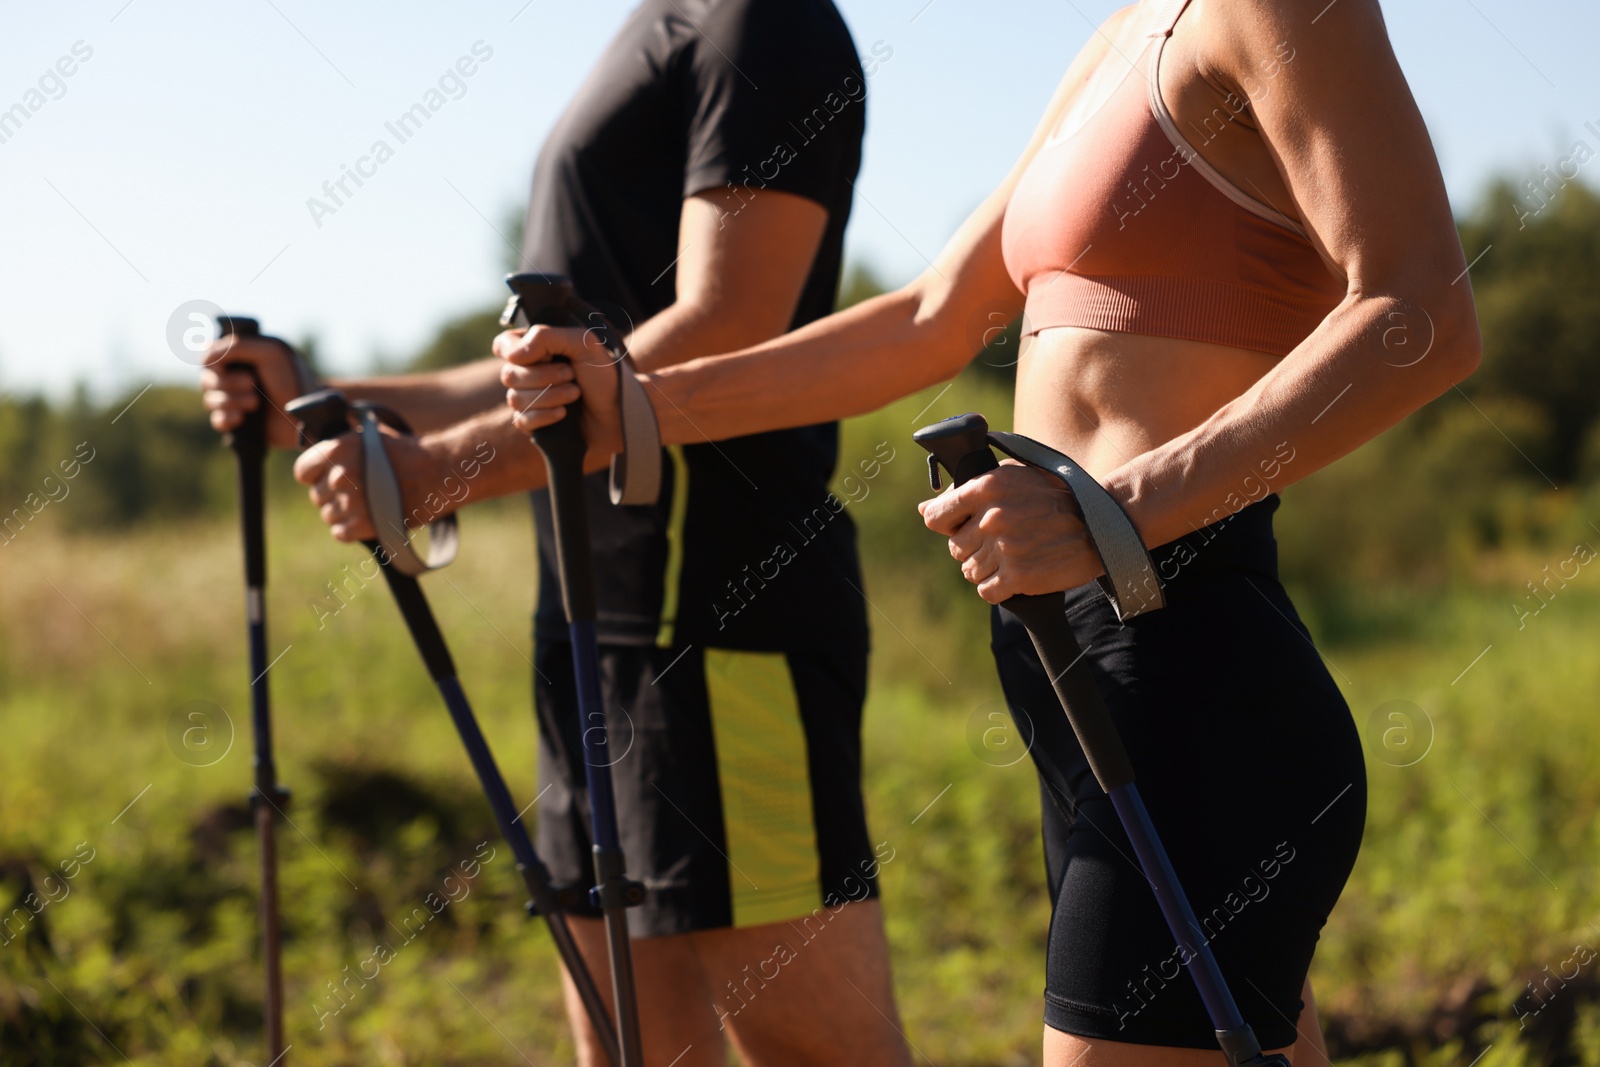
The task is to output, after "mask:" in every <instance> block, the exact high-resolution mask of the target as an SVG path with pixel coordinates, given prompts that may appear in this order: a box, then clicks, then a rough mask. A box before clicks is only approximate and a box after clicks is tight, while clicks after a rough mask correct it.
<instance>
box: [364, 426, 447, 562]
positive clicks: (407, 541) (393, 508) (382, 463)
mask: <svg viewBox="0 0 1600 1067" xmlns="http://www.w3.org/2000/svg"><path fill="white" fill-rule="evenodd" d="M351 408H352V409H353V410H354V411H355V414H356V417H357V419H358V420H359V425H358V427H357V433H358V434H359V435H360V438H361V458H362V465H363V468H364V469H365V481H366V485H365V489H366V495H367V511H368V513H369V514H370V515H371V516H372V525H373V527H374V528H375V529H376V530H377V531H378V543H379V544H380V545H381V546H382V547H383V554H384V557H385V560H386V561H387V562H388V563H389V564H390V565H391V566H393V567H394V568H395V570H397V571H399V572H400V573H401V574H404V575H406V576H407V577H410V578H415V577H417V576H418V575H419V574H423V573H425V572H427V571H432V570H438V569H439V568H440V567H445V566H448V565H449V564H450V563H451V562H453V561H454V560H455V558H456V552H457V551H458V550H459V548H460V545H461V534H460V530H459V528H458V526H457V524H456V516H455V513H454V512H451V513H450V514H448V515H444V516H442V517H440V518H437V519H432V520H431V521H430V522H429V523H428V553H427V557H426V558H424V557H422V556H421V555H419V554H418V553H417V550H416V548H415V546H413V545H412V543H411V531H410V530H408V529H407V528H406V515H405V503H404V498H403V497H402V496H401V495H400V480H399V479H398V478H396V477H395V473H394V465H393V464H392V463H390V462H389V452H388V450H387V449H385V448H384V447H383V438H384V434H383V431H382V430H380V429H379V426H380V425H381V424H382V423H383V422H385V421H389V420H385V419H383V418H382V415H381V413H380V409H379V408H377V407H376V406H375V405H372V404H368V403H363V402H360V401H358V402H356V403H354V404H352V405H351ZM396 428H397V429H404V426H403V425H402V426H399V427H396Z"/></svg>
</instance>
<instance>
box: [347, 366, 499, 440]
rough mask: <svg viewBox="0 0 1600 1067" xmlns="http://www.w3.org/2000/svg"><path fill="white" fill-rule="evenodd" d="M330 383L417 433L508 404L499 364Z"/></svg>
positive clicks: (427, 431) (428, 431)
mask: <svg viewBox="0 0 1600 1067" xmlns="http://www.w3.org/2000/svg"><path fill="white" fill-rule="evenodd" d="M328 384H329V385H331V386H333V387H334V388H336V389H342V390H343V391H344V392H345V395H347V396H349V397H350V398H351V399H352V400H369V401H371V402H373V403H375V404H383V405H385V406H387V407H391V408H393V409H394V410H396V411H398V412H399V413H400V414H401V415H403V416H405V419H406V421H407V422H409V423H410V424H411V428H412V429H413V430H414V431H416V432H417V433H418V434H426V433H431V432H433V431H435V430H442V429H444V428H446V427H449V426H452V425H454V424H456V423H460V422H463V421H466V420H469V419H472V418H473V417H474V416H476V415H479V414H481V413H483V412H485V411H487V410H489V409H490V408H497V407H504V405H505V389H504V387H503V386H501V384H500V363H499V361H498V360H495V359H482V360H477V361H475V362H473V363H467V364H463V365H462V366H459V367H450V368H449V369H447V370H440V371H429V372H428V373H425V374H397V375H391V376H387V377H383V378H338V379H334V380H332V381H330V382H329V383H328ZM507 425H508V427H509V425H510V424H509V423H507Z"/></svg>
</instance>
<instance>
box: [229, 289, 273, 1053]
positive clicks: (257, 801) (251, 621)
mask: <svg viewBox="0 0 1600 1067" xmlns="http://www.w3.org/2000/svg"><path fill="white" fill-rule="evenodd" d="M218 325H219V326H220V327H221V330H222V336H223V337H259V336H261V330H260V327H259V326H258V325H257V324H256V320H255V319H246V318H236V317H233V316H227V315H224V316H221V317H220V318H219V319H218ZM223 369H224V370H242V371H244V372H245V373H247V374H249V375H250V380H251V382H252V384H253V385H254V386H255V390H256V396H257V398H258V402H257V405H256V409H255V410H254V411H249V412H246V413H245V415H244V419H243V421H242V422H240V423H239V425H238V426H236V427H235V428H234V429H233V430H232V431H230V432H229V433H228V435H227V437H226V438H225V439H224V441H225V443H226V444H227V446H228V447H229V448H231V449H233V455H234V458H235V459H236V460H237V461H238V469H239V526H240V529H241V530H242V531H243V534H244V584H245V619H246V625H247V628H248V634H249V644H250V726H251V733H252V734H253V735H254V738H255V756H254V761H253V768H254V772H255V788H254V789H252V790H251V792H250V807H251V810H252V812H253V813H254V815H255V821H256V839H257V841H258V842H259V843H260V851H261V957H262V961H263V963H264V965H265V967H266V980H267V989H266V1000H265V1003H264V1005H263V1013H264V1015H265V1017H266V1027H267V1053H268V1055H269V1056H270V1057H271V1059H270V1061H269V1062H271V1063H273V1064H281V1063H282V1062H283V1054H284V1053H285V1052H286V1051H288V1050H287V1049H286V1048H285V1047H284V1044H283V963H282V954H281V952H280V944H279V929H278V835H277V816H278V815H279V814H281V813H282V811H283V809H284V807H285V806H286V805H287V804H288V803H289V791H288V790H286V789H284V788H283V787H282V786H280V785H279V784H278V769H277V766H276V765H275V764H274V763H273V760H272V711H271V705H270V703H269V701H268V693H267V667H268V663H267V617H266V602H265V596H264V594H265V592H266V586H267V547H266V523H265V516H266V511H265V493H264V488H263V474H264V472H265V467H266V458H267V410H268V402H267V394H266V392H265V390H263V389H262V388H261V379H260V378H259V377H258V376H257V374H256V372H255V368H254V367H251V366H250V365H249V364H247V363H230V364H224V367H223Z"/></svg>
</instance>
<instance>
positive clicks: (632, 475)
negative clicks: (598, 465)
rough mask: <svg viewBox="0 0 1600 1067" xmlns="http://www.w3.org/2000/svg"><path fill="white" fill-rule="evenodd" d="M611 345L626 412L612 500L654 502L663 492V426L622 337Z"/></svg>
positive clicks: (613, 475) (619, 399)
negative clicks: (658, 421)
mask: <svg viewBox="0 0 1600 1067" xmlns="http://www.w3.org/2000/svg"><path fill="white" fill-rule="evenodd" d="M605 333H606V340H607V342H608V343H607V345H606V347H607V348H608V349H610V350H611V354H612V356H613V357H614V358H615V359H616V362H617V406H618V409H619V411H620V412H621V415H622V451H621V452H619V453H617V454H616V455H615V456H612V457H611V502H612V503H613V504H654V503H655V502H656V499H657V498H658V497H659V496H660V495H661V427H660V425H659V424H658V423H657V422H656V409H655V407H654V406H652V405H651V403H650V398H649V397H648V396H647V395H645V391H644V386H643V385H642V384H641V383H640V381H639V375H638V372H637V371H636V370H635V368H634V365H633V357H632V356H630V355H628V350H627V348H625V347H624V346H623V344H622V342H621V340H620V339H619V340H616V341H615V342H612V339H611V338H612V334H611V331H610V330H609V329H608V330H606V331H605Z"/></svg>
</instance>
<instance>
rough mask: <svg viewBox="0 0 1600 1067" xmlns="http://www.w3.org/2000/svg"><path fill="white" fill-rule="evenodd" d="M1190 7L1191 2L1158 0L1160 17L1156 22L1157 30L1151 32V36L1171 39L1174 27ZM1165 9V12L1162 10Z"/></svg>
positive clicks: (1185, 0) (1184, 0) (1187, 0)
mask: <svg viewBox="0 0 1600 1067" xmlns="http://www.w3.org/2000/svg"><path fill="white" fill-rule="evenodd" d="M1188 6H1189V0H1157V10H1158V11H1160V17H1159V18H1157V19H1155V20H1154V21H1155V27H1156V28H1155V29H1153V30H1151V31H1150V36H1151V37H1171V36H1172V30H1173V27H1175V26H1176V25H1177V24H1178V19H1179V18H1180V17H1182V15H1183V12H1184V9H1185V8H1187V7H1188ZM1163 7H1164V8H1165V10H1161V9H1162V8H1163Z"/></svg>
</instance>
